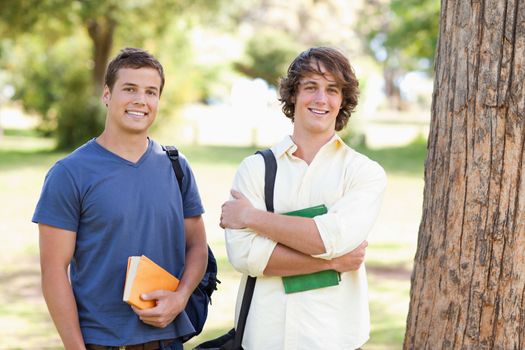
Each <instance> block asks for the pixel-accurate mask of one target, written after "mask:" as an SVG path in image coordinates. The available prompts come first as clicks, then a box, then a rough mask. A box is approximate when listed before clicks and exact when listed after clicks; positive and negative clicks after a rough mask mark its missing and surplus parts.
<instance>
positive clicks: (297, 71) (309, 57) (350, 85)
mask: <svg viewBox="0 0 525 350" xmlns="http://www.w3.org/2000/svg"><path fill="white" fill-rule="evenodd" d="M321 65H323V66H324V68H325V70H326V71H327V72H329V73H330V74H332V75H333V76H334V78H335V80H336V82H337V83H338V84H340V85H341V87H342V93H343V99H342V103H341V109H340V111H339V114H338V115H337V118H336V121H335V130H336V131H341V130H343V129H344V128H345V126H346V124H347V123H348V119H349V118H350V116H351V114H352V112H354V110H355V107H356V106H357V99H358V96H359V82H358V81H357V78H356V76H355V73H354V70H353V68H352V66H351V65H350V62H348V59H347V58H346V57H345V56H344V55H343V54H342V53H341V52H339V51H338V50H336V49H333V48H330V47H313V48H310V49H308V50H306V51H303V52H301V53H300V54H299V56H297V57H296V58H295V59H294V60H293V62H292V63H291V64H290V67H288V71H287V74H286V76H285V77H284V78H282V79H281V81H280V84H279V95H280V97H279V101H280V102H281V104H282V110H283V113H284V115H286V116H287V117H288V118H290V119H291V120H292V122H293V120H294V111H295V102H294V101H295V96H296V94H297V88H298V86H299V82H300V80H301V79H302V78H303V77H305V76H306V75H308V74H319V75H324V73H323V72H322V70H321Z"/></svg>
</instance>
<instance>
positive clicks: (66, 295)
mask: <svg viewBox="0 0 525 350" xmlns="http://www.w3.org/2000/svg"><path fill="white" fill-rule="evenodd" d="M42 292H43V294H44V299H45V300H46V304H47V307H48V309H49V313H50V315H51V318H52V319H53V322H54V323H55V326H56V328H57V330H58V333H59V335H60V338H61V339H62V342H63V343H64V348H65V349H66V350H73V349H75V350H76V349H85V345H84V339H83V337H82V333H81V331H80V324H79V321H78V311H77V306H76V302H75V297H74V295H73V290H72V288H71V284H70V283H69V280H68V278H67V271H65V270H63V269H61V268H60V269H43V270H42Z"/></svg>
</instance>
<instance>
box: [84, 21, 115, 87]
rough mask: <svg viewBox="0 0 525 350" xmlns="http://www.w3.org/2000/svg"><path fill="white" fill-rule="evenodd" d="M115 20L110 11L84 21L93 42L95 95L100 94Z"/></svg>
mask: <svg viewBox="0 0 525 350" xmlns="http://www.w3.org/2000/svg"><path fill="white" fill-rule="evenodd" d="M116 25H117V22H116V21H115V20H114V19H113V17H112V14H111V13H107V14H106V15H105V16H102V17H99V18H93V19H88V20H87V22H86V27H87V31H88V33H89V37H90V38H91V41H92V42H93V73H92V74H93V86H94V93H95V95H96V96H101V95H102V90H103V88H104V74H105V72H106V65H107V63H108V60H109V55H110V53H111V47H112V45H113V34H114V32H115V27H116Z"/></svg>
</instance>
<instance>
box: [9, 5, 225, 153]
mask: <svg viewBox="0 0 525 350" xmlns="http://www.w3.org/2000/svg"><path fill="white" fill-rule="evenodd" d="M218 3H219V2H218V1H215V2H212V3H208V2H207V1H204V0H202V1H194V0H191V1H190V0H165V1H134V0H118V1H117V0H89V1H87V0H84V1H79V0H33V1H30V0H25V1H17V0H7V1H3V2H1V3H0V34H1V35H2V37H3V38H4V40H3V45H2V46H3V48H4V50H2V53H3V56H2V62H3V64H4V65H5V66H6V67H7V69H8V70H10V71H11V72H13V76H14V85H15V87H16V90H17V93H16V96H15V98H16V99H20V100H21V101H22V103H23V105H24V107H25V108H26V109H27V110H29V111H35V112H37V113H38V114H40V115H41V116H42V126H41V129H42V130H44V131H45V132H46V133H51V132H55V136H56V137H57V141H58V142H57V146H58V147H59V148H72V147H75V146H77V145H79V144H81V143H83V142H85V141H86V140H87V139H88V138H90V137H93V136H95V135H97V134H98V133H99V132H100V131H101V130H102V128H103V121H104V110H103V109H101V108H100V107H99V105H100V103H99V101H98V99H99V97H100V95H101V93H102V88H103V84H104V72H105V69H106V65H107V62H108V60H109V57H110V55H111V54H112V50H114V46H115V45H114V44H115V43H119V44H120V43H122V44H123V45H125V46H143V47H146V48H150V47H151V48H153V50H151V49H150V51H152V52H153V53H156V52H157V51H158V49H159V46H156V45H155V44H154V42H155V41H159V40H161V39H162V35H163V34H164V32H165V30H166V28H171V26H170V24H171V23H172V22H174V21H177V20H179V19H180V18H182V17H183V15H185V16H186V17H185V18H186V19H188V21H190V20H191V19H192V17H191V16H192V15H193V16H196V15H197V14H201V13H206V12H207V11H213V10H215V9H216V8H217V4H218ZM175 37H177V38H180V35H177V34H175ZM177 43H178V44H180V41H179V42H177ZM119 47H120V46H119ZM6 48H9V50H6ZM175 49H177V48H175ZM180 49H183V48H182V47H181V48H180ZM182 51H183V50H182ZM88 53H90V55H88Z"/></svg>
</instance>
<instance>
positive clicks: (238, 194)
mask: <svg viewBox="0 0 525 350" xmlns="http://www.w3.org/2000/svg"><path fill="white" fill-rule="evenodd" d="M231 194H232V197H233V198H235V199H242V198H245V197H244V195H243V194H242V193H241V192H239V191H235V190H231Z"/></svg>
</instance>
